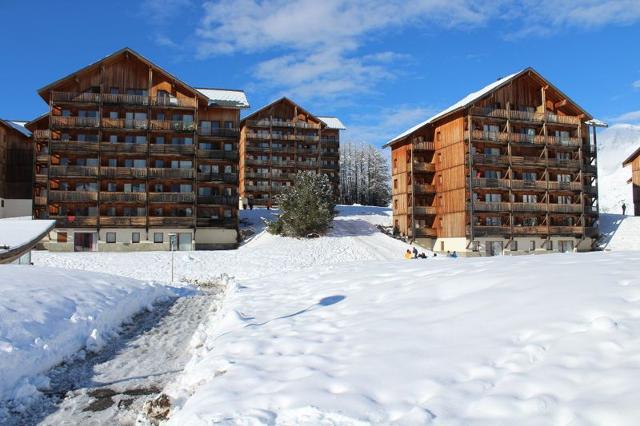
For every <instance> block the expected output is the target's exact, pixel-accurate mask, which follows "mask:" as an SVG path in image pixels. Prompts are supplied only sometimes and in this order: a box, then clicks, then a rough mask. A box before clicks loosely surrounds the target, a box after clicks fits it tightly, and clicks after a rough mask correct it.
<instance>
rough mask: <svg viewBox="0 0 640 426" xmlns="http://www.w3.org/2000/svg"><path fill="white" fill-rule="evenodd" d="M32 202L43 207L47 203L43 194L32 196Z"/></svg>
mask: <svg viewBox="0 0 640 426" xmlns="http://www.w3.org/2000/svg"><path fill="white" fill-rule="evenodd" d="M33 204H35V205H36V206H38V207H44V206H46V205H47V197H46V196H44V195H36V196H34V197H33Z"/></svg>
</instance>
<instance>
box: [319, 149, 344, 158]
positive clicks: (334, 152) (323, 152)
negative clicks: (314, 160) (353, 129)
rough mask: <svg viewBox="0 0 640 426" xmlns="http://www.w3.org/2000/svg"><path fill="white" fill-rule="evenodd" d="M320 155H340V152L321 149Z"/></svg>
mask: <svg viewBox="0 0 640 426" xmlns="http://www.w3.org/2000/svg"><path fill="white" fill-rule="evenodd" d="M322 156H323V157H332V158H333V157H340V152H338V151H326V150H324V151H322Z"/></svg>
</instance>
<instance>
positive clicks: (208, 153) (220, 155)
mask: <svg viewBox="0 0 640 426" xmlns="http://www.w3.org/2000/svg"><path fill="white" fill-rule="evenodd" d="M198 157H199V158H211V159H214V160H230V161H236V160H237V159H238V151H225V150H222V149H202V148H199V149H198Z"/></svg>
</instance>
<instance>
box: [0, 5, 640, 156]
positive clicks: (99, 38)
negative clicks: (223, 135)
mask: <svg viewBox="0 0 640 426" xmlns="http://www.w3.org/2000/svg"><path fill="white" fill-rule="evenodd" d="M478 3H481V2H476V1H473V0H423V1H416V0H404V1H400V0H374V1H341V0H323V1H317V0H303V1H281V0H265V1H255V0H236V1H233V2H229V1H226V2H225V1H201V0H155V1H151V0H149V1H140V2H134V1H123V0H110V1H109V2H93V1H31V2H28V1H25V0H2V1H1V2H0V16H3V17H5V19H3V25H2V26H0V37H1V39H2V40H3V41H4V43H3V49H2V50H3V52H2V56H1V58H2V59H1V62H0V63H1V65H2V66H0V76H1V77H2V80H3V81H4V82H5V84H4V88H3V94H2V102H0V117H2V118H7V119H29V118H32V117H35V116H37V115H39V114H40V113H42V112H45V111H46V108H47V106H46V104H45V103H44V102H43V101H42V99H40V98H39V97H38V96H37V94H36V90H37V89H38V88H40V87H42V86H44V85H46V84H47V83H49V82H52V81H54V80H56V79H57V78H60V77H62V76H64V75H67V74H69V73H71V72H73V71H75V70H77V69H78V68H80V67H82V66H85V65H87V64H89V63H91V62H94V61H96V60H98V59H99V58H101V57H103V56H106V55H107V54H109V53H111V52H113V51H115V50H117V49H120V48H122V47H124V46H128V47H131V48H133V49H134V50H137V51H138V52H140V53H141V54H143V55H144V56H146V57H147V58H149V59H150V60H152V61H153V62H155V63H157V64H158V65H160V66H162V67H164V68H165V69H167V70H168V71H169V72H171V73H173V74H174V75H176V76H178V77H180V78H181V79H183V80H184V81H186V82H188V83H190V84H192V85H193V86H196V87H197V86H204V87H227V88H238V89H244V90H245V91H246V92H247V95H248V97H249V101H250V103H251V105H252V107H253V108H257V107H260V106H262V105H264V104H266V103H268V102H270V101H272V100H274V99H276V98H278V97H280V96H282V95H286V96H289V97H290V98H292V99H293V100H295V101H297V102H299V103H300V104H301V105H302V106H304V107H305V108H307V109H308V110H310V111H312V112H314V113H316V114H318V115H335V116H338V117H340V118H341V119H342V120H343V122H344V123H345V124H346V125H347V127H348V128H349V130H348V131H347V132H346V133H345V135H344V139H343V140H358V141H365V142H369V143H373V144H375V145H378V146H379V145H381V144H383V143H384V142H385V141H386V140H388V139H389V138H391V137H393V136H395V135H396V134H397V133H400V132H401V131H403V130H405V129H406V128H408V127H410V126H412V125H414V124H416V123H417V122H420V121H422V120H424V119H426V118H427V117H428V116H429V115H431V114H432V113H434V112H437V111H438V110H441V109H443V108H446V107H447V106H448V105H450V104H452V103H454V102H455V101H457V100H458V99H459V98H462V97H463V96H464V95H466V94H467V93H469V92H472V91H475V90H477V89H479V88H480V87H482V86H484V85H486V84H488V83H490V82H492V81H494V80H495V79H496V78H498V77H501V76H504V75H507V74H510V73H512V72H514V71H517V70H520V69H522V68H525V67H527V66H532V67H534V68H535V69H537V70H538V71H539V72H541V73H542V74H543V75H544V76H546V77H547V78H548V79H549V80H550V81H552V82H553V83H554V84H555V85H557V86H558V87H559V88H560V89H561V90H563V91H564V92H565V93H566V94H567V95H569V96H570V97H571V98H573V99H574V100H575V101H576V102H578V103H579V104H581V105H582V106H583V107H584V108H585V109H586V110H588V111H589V112H591V113H592V114H593V115H594V116H596V117H598V118H601V119H604V120H608V121H610V122H612V123H616V122H627V123H638V122H640V51H638V49H637V48H636V46H635V44H637V40H640V1H638V0H630V1H628V0H618V1H613V0H599V1H595V0H582V1H579V2H578V1H569V0H538V1H533V0H520V1H512V0H493V1H491V2H486V3H490V5H479V4H478ZM7 18H8V19H7Z"/></svg>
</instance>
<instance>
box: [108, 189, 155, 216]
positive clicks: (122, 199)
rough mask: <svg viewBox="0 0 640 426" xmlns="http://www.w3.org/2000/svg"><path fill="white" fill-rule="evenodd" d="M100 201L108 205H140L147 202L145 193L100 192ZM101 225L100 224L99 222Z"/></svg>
mask: <svg viewBox="0 0 640 426" xmlns="http://www.w3.org/2000/svg"><path fill="white" fill-rule="evenodd" d="M100 201H101V202H109V203H142V202H145V201H147V194H146V193H145V192H105V191H103V192H100ZM101 223H102V222H101Z"/></svg>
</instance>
